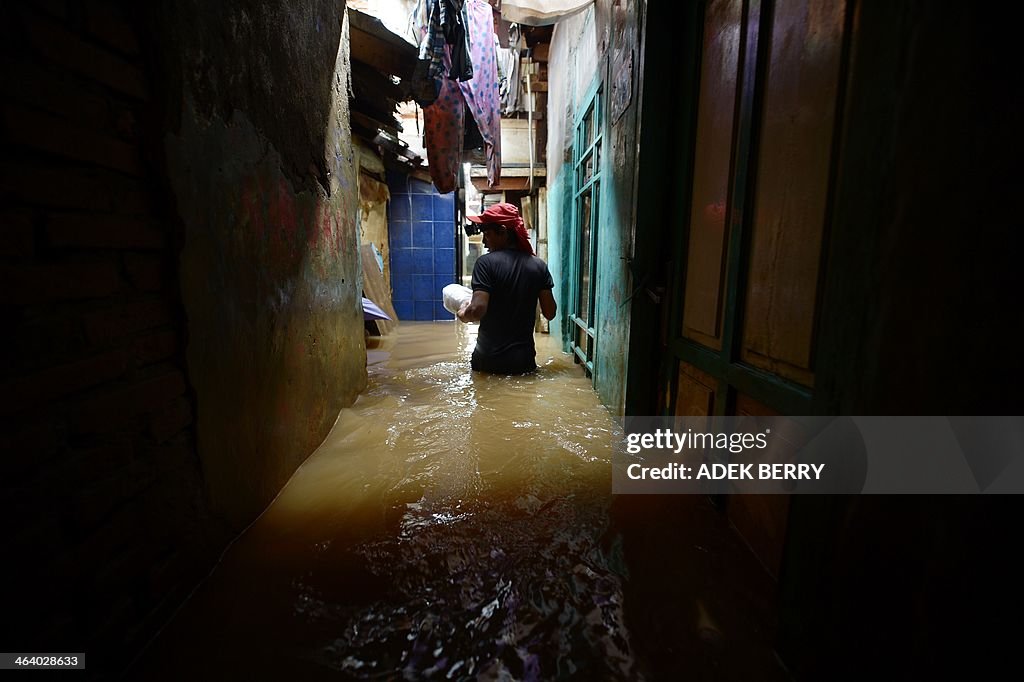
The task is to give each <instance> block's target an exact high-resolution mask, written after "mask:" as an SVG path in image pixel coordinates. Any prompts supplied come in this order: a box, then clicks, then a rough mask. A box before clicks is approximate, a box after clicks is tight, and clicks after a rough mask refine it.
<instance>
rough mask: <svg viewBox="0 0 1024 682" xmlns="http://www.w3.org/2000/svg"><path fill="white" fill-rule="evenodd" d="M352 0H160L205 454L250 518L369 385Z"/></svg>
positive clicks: (170, 146) (192, 365)
mask: <svg viewBox="0 0 1024 682" xmlns="http://www.w3.org/2000/svg"><path fill="white" fill-rule="evenodd" d="M344 11H345V7H344V3H339V2H335V1H333V0H321V1H319V2H306V3H300V4H291V3H287V2H284V1H283V0H276V1H275V0H270V1H265V2H260V1H256V0H253V1H251V2H240V3H233V4H232V5H231V6H223V5H221V4H219V3H218V4H209V3H203V2H198V0H193V1H192V2H184V3H181V2H175V3H165V4H164V5H163V6H162V7H161V8H160V9H158V10H157V11H156V16H157V19H158V23H157V29H156V30H157V33H158V39H159V42H160V52H161V54H162V55H163V56H164V60H163V63H164V69H165V71H166V74H167V76H168V80H170V81H173V80H175V79H180V80H179V81H178V83H179V88H180V97H174V96H171V97H169V98H168V100H167V101H166V106H167V116H168V118H169V120H171V121H172V122H173V123H172V126H171V128H170V130H169V132H168V134H167V137H166V153H167V160H168V175H169V177H170V181H171V183H172V185H173V188H174V193H175V197H176V201H177V209H178V213H179V215H180V217H181V220H182V222H183V228H184V248H183V251H182V254H181V288H182V297H183V300H184V304H185V310H186V315H187V322H188V327H189V339H188V350H187V358H188V365H189V377H190V379H191V381H192V384H193V385H194V387H195V393H196V401H197V406H198V424H199V429H198V436H199V453H200V456H201V458H202V462H203V469H204V472H205V474H206V478H207V483H208V485H209V490H210V495H211V501H212V503H213V505H214V507H215V508H216V509H217V510H219V511H220V512H222V513H223V514H225V515H226V517H227V518H228V519H229V521H230V522H231V523H232V524H233V525H234V526H236V527H242V526H244V525H245V524H246V523H248V522H249V521H251V520H252V519H253V518H255V516H256V515H257V514H258V513H259V512H260V511H261V510H262V509H263V508H264V507H265V505H266V504H267V503H268V502H269V501H270V500H271V499H272V498H273V497H274V495H275V494H276V493H277V491H278V490H279V489H280V488H281V486H282V485H283V484H284V483H285V482H286V481H287V479H288V478H289V476H291V474H292V472H293V471H294V470H295V468H296V467H297V466H298V465H299V464H300V463H301V462H302V461H303V460H304V459H305V458H306V457H307V456H308V455H309V454H310V453H311V452H312V451H313V450H314V449H315V448H316V447H317V445H319V443H320V442H321V441H322V439H323V438H324V436H325V435H326V434H327V432H328V431H329V429H330V428H331V426H332V424H333V423H334V421H335V418H336V416H337V414H338V412H339V410H340V409H341V408H342V407H344V406H346V405H348V404H350V403H351V402H352V401H353V400H354V399H355V396H356V395H357V394H358V392H359V391H360V390H362V388H364V387H365V384H366V371H365V370H366V366H365V363H366V355H365V346H364V340H363V324H362V314H361V308H360V296H359V290H360V284H359V278H360V267H359V256H358V246H359V235H358V226H357V219H358V216H357V211H358V210H359V198H358V188H357V183H356V172H357V160H356V158H355V153H354V150H353V146H352V142H351V134H350V130H349V125H348V90H349V73H348V64H347V60H348V53H347V36H346V31H347V26H346V25H345V20H344Z"/></svg>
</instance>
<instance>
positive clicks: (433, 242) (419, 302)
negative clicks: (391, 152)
mask: <svg viewBox="0 0 1024 682" xmlns="http://www.w3.org/2000/svg"><path fill="white" fill-rule="evenodd" d="M388 189H389V190H390V191H391V201H390V203H389V204H388V232H389V235H390V237H389V240H390V242H389V244H388V246H389V247H390V251H391V294H392V303H393V304H394V306H395V312H396V313H398V319H399V320H452V319H455V316H454V315H452V314H451V313H449V312H448V311H447V310H445V309H444V305H442V303H441V290H442V289H443V288H444V287H445V286H446V285H448V284H451V283H452V282H454V281H455V193H454V192H450V193H448V194H438V193H437V191H436V190H435V189H434V186H433V185H432V184H430V183H429V182H423V181H421V180H417V179H416V178H410V177H409V176H407V175H402V174H400V173H388Z"/></svg>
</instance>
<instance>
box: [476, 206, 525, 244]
mask: <svg viewBox="0 0 1024 682" xmlns="http://www.w3.org/2000/svg"><path fill="white" fill-rule="evenodd" d="M466 219H467V220H469V221H471V222H474V223H479V224H483V223H492V224H497V225H503V226H505V227H511V228H513V234H514V235H515V239H516V248H517V249H519V250H520V251H525V252H526V253H528V254H530V255H531V256H532V255H533V247H532V246H530V236H529V235H528V234H527V232H526V225H524V224H523V219H522V218H521V217H520V216H519V209H518V208H516V207H515V206H513V205H512V204H505V203H502V204H494V205H493V206H490V207H488V208H487V210H486V211H484V212H483V213H481V214H480V215H471V216H466Z"/></svg>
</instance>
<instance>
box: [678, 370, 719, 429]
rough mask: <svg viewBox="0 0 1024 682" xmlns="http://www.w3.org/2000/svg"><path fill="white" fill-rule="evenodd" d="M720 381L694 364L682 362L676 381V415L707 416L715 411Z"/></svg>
mask: <svg viewBox="0 0 1024 682" xmlns="http://www.w3.org/2000/svg"><path fill="white" fill-rule="evenodd" d="M717 385H718V381H717V380H716V379H715V378H714V377H713V376H711V375H710V374H708V373H707V372H702V371H701V370H699V369H697V368H696V367H694V366H693V365H691V364H689V363H686V362H680V363H679V376H678V379H677V382H676V416H677V417H707V416H709V415H712V414H714V412H715V387H716V386H717Z"/></svg>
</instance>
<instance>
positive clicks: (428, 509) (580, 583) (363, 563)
mask: <svg viewBox="0 0 1024 682" xmlns="http://www.w3.org/2000/svg"><path fill="white" fill-rule="evenodd" d="M474 332H475V327H467V326H465V325H461V324H455V323H449V324H441V323H433V324H431V323H419V324H416V323H406V324H403V325H402V327H401V328H400V330H399V332H398V335H397V336H398V337H399V338H398V339H391V338H388V339H380V340H375V341H376V343H371V344H370V348H369V350H368V358H367V362H368V372H369V375H370V381H369V387H368V389H367V390H366V391H365V392H364V394H363V395H361V396H360V397H359V399H358V400H357V401H356V403H355V405H353V406H352V407H351V408H349V409H346V410H344V411H343V412H342V414H341V415H340V417H339V419H338V422H337V424H336V425H335V428H334V430H333V431H332V433H331V434H330V435H329V437H328V438H327V439H326V441H325V442H324V443H323V445H322V446H321V447H320V448H319V450H318V451H317V452H316V453H315V454H314V455H313V456H312V457H311V458H310V459H309V460H308V461H307V462H306V463H305V464H304V465H303V466H302V467H301V468H300V469H299V471H298V472H296V474H295V476H294V477H293V479H292V480H291V481H290V482H289V484H288V485H287V486H286V487H285V489H284V490H283V491H282V492H281V494H280V495H279V496H278V498H277V499H276V500H275V502H274V503H273V504H272V505H271V507H270V508H269V509H268V510H267V511H266V512H265V513H264V515H263V516H262V517H261V518H260V519H259V520H258V521H257V522H256V523H255V524H254V525H253V526H252V527H251V528H250V529H249V530H248V531H247V532H246V533H245V534H244V535H243V536H242V538H240V539H239V540H238V541H237V542H236V544H235V545H234V546H233V547H232V548H231V550H230V552H228V554H227V556H226V557H225V559H224V561H223V562H222V565H221V566H220V567H219V568H218V570H217V571H216V572H215V573H214V575H213V576H212V577H211V578H210V580H208V581H207V583H206V584H205V585H204V586H203V588H202V589H201V590H200V591H199V593H198V594H197V595H196V596H195V598H194V599H193V600H192V602H191V603H190V604H189V605H188V606H187V608H186V609H184V610H183V612H182V614H181V615H180V616H179V617H178V618H177V619H176V621H175V623H174V625H173V626H172V627H171V628H170V629H169V631H168V632H167V633H165V635H164V636H163V637H162V638H161V641H160V642H159V646H158V647H157V650H158V651H157V652H154V653H153V655H152V656H151V658H152V659H153V660H157V659H159V657H160V656H159V649H161V648H162V649H164V650H165V651H174V650H182V649H185V650H188V651H189V652H190V657H189V661H191V662H190V663H188V664H186V663H182V662H179V665H182V666H186V667H187V666H188V665H196V666H198V665H200V662H201V665H202V669H203V670H205V671H207V672H208V673H210V674H213V673H215V672H217V671H222V672H227V671H230V672H231V674H232V675H234V676H238V675H239V674H241V673H240V671H244V670H248V671H251V672H252V673H253V674H258V675H261V676H262V675H265V674H280V675H281V676H296V675H298V676H301V677H304V678H307V679H308V678H310V677H318V676H320V675H323V676H324V677H332V676H334V677H336V676H337V675H338V674H339V673H340V674H342V675H343V676H348V677H353V678H384V679H392V678H405V679H420V678H423V677H429V676H437V677H438V678H446V679H465V678H473V679H524V680H530V679H551V678H555V677H568V676H576V675H579V676H582V677H586V678H594V679H635V678H636V677H637V672H636V669H635V664H634V662H633V659H632V656H631V653H630V644H629V638H628V635H627V628H626V624H625V621H624V617H623V609H622V606H623V596H622V594H623V591H622V580H623V571H622V569H621V566H622V565H623V561H622V557H621V551H620V547H619V544H618V543H615V542H611V543H608V542H606V541H605V540H603V539H604V538H606V537H607V535H606V533H605V531H606V529H607V525H608V508H609V505H610V503H611V498H610V495H609V492H610V490H611V484H610V460H611V448H612V443H613V441H614V440H615V435H616V433H617V426H616V424H615V422H614V420H613V419H612V418H611V417H610V415H609V414H608V412H607V411H606V410H605V409H604V408H603V407H602V406H601V405H600V404H599V403H598V401H597V398H596V396H595V394H594V392H593V390H592V389H591V387H590V384H589V381H588V380H587V379H585V378H584V377H583V376H582V374H581V373H580V372H579V370H578V368H576V367H574V365H573V363H572V360H571V357H570V356H568V355H566V354H563V353H562V352H561V351H560V349H559V348H558V346H557V343H556V342H555V340H554V339H551V338H549V337H541V336H538V341H539V344H538V358H537V363H538V365H539V369H538V371H537V373H536V374H533V375H528V376H523V377H504V376H491V375H480V374H473V373H471V372H470V371H469V356H470V353H471V352H472V347H473V333H474ZM239 666H241V668H240V667H239ZM161 669H162V670H163V671H164V672H166V671H168V670H170V669H171V668H168V667H166V666H163V667H161Z"/></svg>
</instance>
